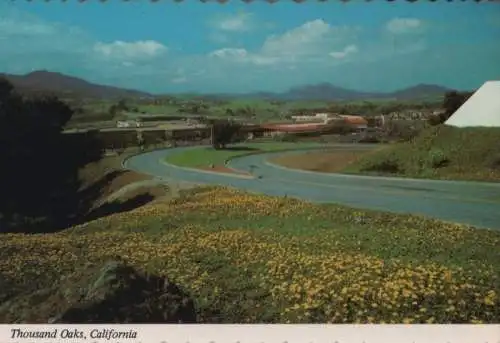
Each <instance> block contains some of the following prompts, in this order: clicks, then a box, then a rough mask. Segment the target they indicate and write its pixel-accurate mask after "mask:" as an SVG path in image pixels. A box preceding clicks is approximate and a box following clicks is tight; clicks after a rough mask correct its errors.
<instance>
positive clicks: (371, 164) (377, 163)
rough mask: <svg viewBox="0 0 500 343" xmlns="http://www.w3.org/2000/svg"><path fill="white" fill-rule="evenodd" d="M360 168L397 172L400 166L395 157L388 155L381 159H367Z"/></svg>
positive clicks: (390, 172) (399, 170) (381, 171)
mask: <svg viewBox="0 0 500 343" xmlns="http://www.w3.org/2000/svg"><path fill="white" fill-rule="evenodd" d="M362 170H363V171H367V172H379V173H388V174H397V173H399V172H401V167H400V166H399V163H398V160H397V158H395V157H394V156H388V157H386V158H384V159H382V160H373V161H368V162H367V163H366V164H365V166H363V167H362Z"/></svg>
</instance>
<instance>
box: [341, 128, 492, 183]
mask: <svg viewBox="0 0 500 343" xmlns="http://www.w3.org/2000/svg"><path fill="white" fill-rule="evenodd" d="M499 141H500V128H484V127H473V128H456V127H451V126H447V125H439V126H436V127H432V128H429V129H427V130H425V131H424V132H422V133H421V134H420V135H419V136H418V137H416V138H415V139H414V140H412V141H411V142H406V143H398V144H395V145H393V146H390V147H388V148H386V149H383V150H380V151H377V152H374V153H373V154H370V155H369V156H367V157H365V158H361V159H359V160H358V161H356V162H354V163H353V164H351V165H349V166H348V167H347V168H346V170H345V172H352V173H376V174H393V175H398V176H409V177H417V178H431V179H450V180H476V181H498V180H500V145H499V144H498V142H499Z"/></svg>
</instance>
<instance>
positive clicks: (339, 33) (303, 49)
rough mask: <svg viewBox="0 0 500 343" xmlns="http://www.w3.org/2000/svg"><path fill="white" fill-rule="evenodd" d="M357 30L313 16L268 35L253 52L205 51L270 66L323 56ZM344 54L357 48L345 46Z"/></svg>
mask: <svg viewBox="0 0 500 343" xmlns="http://www.w3.org/2000/svg"><path fill="white" fill-rule="evenodd" d="M357 31H358V29H357V28H354V27H347V26H340V27H336V26H332V25H330V24H328V23H326V22H325V21H324V20H321V19H317V20H313V21H309V22H306V23H305V24H303V25H301V26H299V27H296V28H294V29H291V30H289V31H286V32H284V33H282V34H274V35H271V36H269V37H268V38H267V39H266V40H265V41H264V43H263V44H262V46H261V48H260V49H259V50H258V51H256V52H249V51H247V50H246V49H242V48H229V47H226V48H223V49H219V50H216V51H213V52H211V53H210V54H209V56H211V57H218V58H222V59H225V60H232V61H235V62H249V63H253V64H256V65H271V64H276V63H282V62H293V63H295V62H300V61H305V60H308V59H309V60H315V61H317V60H318V58H326V57H327V56H328V51H329V50H331V49H332V48H335V47H339V45H340V44H341V43H343V42H345V41H346V40H351V39H354V38H355V36H356V33H357ZM346 49H347V51H346V53H347V54H351V53H353V52H354V51H351V50H352V49H357V48H356V47H355V46H354V45H351V46H348V47H347V48H346Z"/></svg>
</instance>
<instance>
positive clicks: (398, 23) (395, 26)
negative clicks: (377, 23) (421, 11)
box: [385, 18, 423, 34]
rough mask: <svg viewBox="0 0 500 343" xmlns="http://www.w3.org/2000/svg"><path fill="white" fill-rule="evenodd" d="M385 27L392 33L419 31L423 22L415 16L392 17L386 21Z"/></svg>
mask: <svg viewBox="0 0 500 343" xmlns="http://www.w3.org/2000/svg"><path fill="white" fill-rule="evenodd" d="M385 28H386V30H387V31H389V32H390V33H393V34H405V33H412V32H420V30H421V29H422V28H423V22H422V21H421V20H420V19H416V18H394V19H392V20H390V21H388V22H387V24H386V25H385Z"/></svg>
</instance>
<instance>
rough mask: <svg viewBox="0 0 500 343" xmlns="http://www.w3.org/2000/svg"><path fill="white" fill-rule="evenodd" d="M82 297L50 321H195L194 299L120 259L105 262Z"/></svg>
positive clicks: (168, 283)
mask: <svg viewBox="0 0 500 343" xmlns="http://www.w3.org/2000/svg"><path fill="white" fill-rule="evenodd" d="M85 290H86V291H84V292H81V290H80V291H78V290H74V292H73V293H74V294H77V293H80V294H82V293H83V299H81V301H79V302H77V303H73V304H72V305H71V306H69V307H68V308H66V309H65V311H64V312H63V313H61V314H58V315H56V316H54V317H52V318H50V319H49V322H50V323H195V322H196V311H195V307H194V302H193V301H192V300H191V299H190V298H189V297H188V296H187V294H185V293H184V292H183V291H182V290H181V289H180V288H178V287H177V286H176V285H174V284H172V283H170V282H169V280H168V279H167V278H165V277H160V276H156V275H149V274H145V273H141V272H138V271H136V270H135V269H134V268H132V267H130V266H127V265H126V264H124V263H123V262H121V261H110V262H108V263H106V264H105V265H104V266H103V267H102V268H101V269H100V270H99V272H98V274H97V275H95V276H94V277H93V278H92V280H90V284H88V285H87V287H86V289H85Z"/></svg>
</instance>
